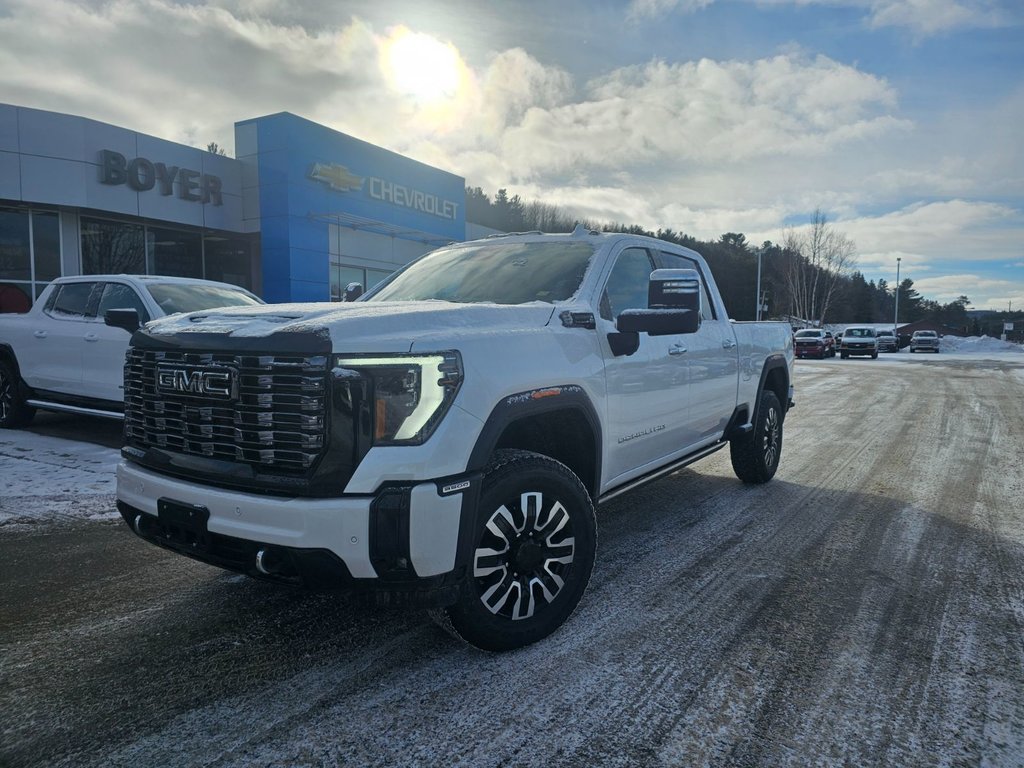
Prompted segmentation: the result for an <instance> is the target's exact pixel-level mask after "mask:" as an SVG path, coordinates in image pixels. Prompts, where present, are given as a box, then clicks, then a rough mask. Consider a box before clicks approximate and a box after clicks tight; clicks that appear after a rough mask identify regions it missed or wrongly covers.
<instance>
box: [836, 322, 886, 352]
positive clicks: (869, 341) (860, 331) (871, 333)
mask: <svg viewBox="0 0 1024 768" xmlns="http://www.w3.org/2000/svg"><path fill="white" fill-rule="evenodd" d="M855 355H866V356H869V357H871V358H872V359H877V358H878V338H877V337H876V336H875V329H874V328H873V327H872V326H870V325H851V326H848V327H847V328H845V329H844V330H843V340H842V342H841V343H840V345H839V356H840V357H841V358H842V359H843V360H845V359H846V358H848V357H852V356H855Z"/></svg>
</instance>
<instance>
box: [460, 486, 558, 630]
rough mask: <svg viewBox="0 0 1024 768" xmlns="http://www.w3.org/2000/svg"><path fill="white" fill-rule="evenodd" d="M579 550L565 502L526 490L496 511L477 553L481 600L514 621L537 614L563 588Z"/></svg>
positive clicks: (476, 574) (475, 575)
mask: <svg viewBox="0 0 1024 768" xmlns="http://www.w3.org/2000/svg"><path fill="white" fill-rule="evenodd" d="M575 550H576V544H575V537H574V535H573V524H572V518H571V516H570V515H569V512H568V510H566V508H565V506H564V505H563V504H562V503H561V502H560V501H559V500H558V499H557V498H555V497H549V498H547V499H545V497H544V494H543V493H541V492H538V491H528V492H524V493H522V494H521V495H520V497H519V499H518V501H517V502H515V503H509V504H503V505H501V506H500V507H498V509H497V510H495V511H494V513H493V514H492V515H491V516H490V518H489V519H488V520H487V523H486V524H485V525H484V530H483V533H482V535H481V537H480V541H479V542H478V544H477V547H476V549H475V551H474V553H473V578H474V580H475V583H476V588H477V594H478V595H479V597H480V601H481V602H482V603H483V605H484V607H486V608H487V610H488V611H490V612H491V613H493V614H495V615H497V616H504V617H506V618H509V619H512V620H513V621H518V620H521V619H528V618H530V617H532V616H533V615H534V613H536V612H537V611H542V610H543V609H544V608H545V607H547V606H549V605H550V604H551V603H552V602H554V600H555V598H556V597H558V594H559V592H561V591H562V588H563V587H564V586H565V582H566V575H567V573H568V571H569V570H570V568H571V567H572V562H573V557H574V555H575Z"/></svg>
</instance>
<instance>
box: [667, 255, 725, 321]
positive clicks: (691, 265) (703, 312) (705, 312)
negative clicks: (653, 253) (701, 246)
mask: <svg viewBox="0 0 1024 768" xmlns="http://www.w3.org/2000/svg"><path fill="white" fill-rule="evenodd" d="M658 266H659V267H661V268H662V269H696V270H697V271H698V272H699V273H700V286H701V297H700V298H701V302H700V316H701V319H703V320H714V319H715V305H714V304H712V303H711V294H710V293H708V280H707V276H706V275H705V274H704V271H703V270H702V269H701V268H700V265H699V264H697V262H696V261H694V260H693V259H688V258H687V257H686V256H680V255H679V254H677V253H666V252H665V251H661V252H659V253H658Z"/></svg>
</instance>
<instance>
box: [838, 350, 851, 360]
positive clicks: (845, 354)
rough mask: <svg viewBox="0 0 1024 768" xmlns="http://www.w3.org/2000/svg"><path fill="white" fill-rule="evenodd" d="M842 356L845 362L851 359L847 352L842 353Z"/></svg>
mask: <svg viewBox="0 0 1024 768" xmlns="http://www.w3.org/2000/svg"><path fill="white" fill-rule="evenodd" d="M840 356H841V357H842V359H843V360H847V359H849V357H850V356H849V355H848V354H847V353H846V352H842V353H840Z"/></svg>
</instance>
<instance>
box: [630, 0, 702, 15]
mask: <svg viewBox="0 0 1024 768" xmlns="http://www.w3.org/2000/svg"><path fill="white" fill-rule="evenodd" d="M714 1H715V0H632V2H630V4H629V11H628V14H627V15H628V17H629V18H630V19H634V20H636V19H643V18H658V17H660V16H664V15H665V14H668V13H672V12H674V11H677V10H681V11H683V12H687V13H689V12H692V11H699V10H700V9H701V8H706V7H707V6H709V5H711V4H712V3H713V2H714Z"/></svg>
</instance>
